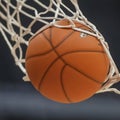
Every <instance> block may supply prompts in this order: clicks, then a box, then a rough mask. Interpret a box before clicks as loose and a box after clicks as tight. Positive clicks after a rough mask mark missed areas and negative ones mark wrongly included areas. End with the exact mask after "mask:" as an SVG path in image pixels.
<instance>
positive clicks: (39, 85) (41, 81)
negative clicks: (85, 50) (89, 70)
mask: <svg viewBox="0 0 120 120" xmlns="http://www.w3.org/2000/svg"><path fill="white" fill-rule="evenodd" d="M64 55H66V54H63V55H61V56H58V57H57V58H56V59H55V60H54V61H53V62H51V64H50V65H49V66H48V68H47V69H46V71H45V73H44V74H43V76H42V78H41V80H40V83H39V84H38V89H40V87H41V85H42V83H43V80H44V78H45V76H46V74H47V73H48V71H49V70H50V68H51V67H52V65H53V64H54V63H55V62H57V60H59V59H60V57H62V56H64ZM37 57H39V56H37ZM65 65H69V64H67V63H66V62H65ZM73 68H74V67H73ZM77 71H80V70H77ZM80 73H83V72H80ZM83 75H85V74H83ZM85 76H86V77H87V76H88V75H85ZM90 78H91V77H90ZM91 80H92V79H91ZM93 81H95V82H97V83H99V84H102V83H101V82H99V81H97V80H93Z"/></svg>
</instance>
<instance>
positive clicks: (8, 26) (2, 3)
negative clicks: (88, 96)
mask: <svg viewBox="0 0 120 120" xmlns="http://www.w3.org/2000/svg"><path fill="white" fill-rule="evenodd" d="M0 10H1V11H0V19H1V22H0V32H1V33H2V35H3V37H4V40H5V41H6V43H7V45H8V47H9V49H10V51H11V54H12V56H13V57H14V60H15V63H16V65H18V66H19V68H20V70H21V71H22V72H23V73H24V74H25V76H24V80H26V81H29V78H28V76H27V73H26V70H25V66H24V64H25V51H26V48H27V46H28V43H29V40H30V38H31V37H33V36H34V35H35V34H36V33H37V32H40V31H42V30H44V29H45V28H47V27H49V26H52V25H54V26H56V27H61V28H72V29H74V30H77V31H80V32H82V33H83V34H82V35H84V34H89V35H92V36H95V37H97V38H98V39H99V40H100V42H101V44H102V45H103V47H104V49H105V51H106V53H107V55H108V57H109V59H110V70H109V74H108V76H107V78H106V80H105V83H104V85H103V87H102V88H101V90H100V91H98V92H97V93H100V92H106V91H114V92H115V93H118V94H120V91H119V90H117V89H116V88H111V86H112V85H113V84H115V83H117V82H119V80H120V74H119V71H118V68H117V66H116V64H115V63H114V60H113V58H112V56H111V54H110V52H109V47H108V44H107V42H106V41H105V39H104V37H103V36H102V35H101V33H100V32H99V31H98V30H97V28H96V27H95V25H93V24H92V23H91V22H89V21H88V20H87V18H86V17H85V16H84V15H83V13H82V12H81V10H80V8H79V5H78V2H77V0H31V1H29V0H0ZM62 19H67V20H69V21H70V23H71V24H70V25H68V26H62V25H58V24H57V22H56V21H58V20H62ZM73 20H76V21H78V22H80V23H81V24H83V25H85V26H87V27H89V28H90V29H91V30H92V32H91V31H87V30H84V29H82V28H77V27H76V26H75V24H74V22H73Z"/></svg>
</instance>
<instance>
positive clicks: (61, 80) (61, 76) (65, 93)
mask: <svg viewBox="0 0 120 120" xmlns="http://www.w3.org/2000/svg"><path fill="white" fill-rule="evenodd" d="M65 67H66V65H64V66H63V68H62V70H61V72H60V82H61V86H62V90H63V93H64V95H65V97H66V99H67V100H68V102H70V103H71V102H72V101H71V100H70V98H69V97H68V95H67V92H66V90H65V88H64V84H63V72H64V69H65Z"/></svg>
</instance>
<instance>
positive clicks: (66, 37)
mask: <svg viewBox="0 0 120 120" xmlns="http://www.w3.org/2000/svg"><path fill="white" fill-rule="evenodd" d="M51 28H52V27H50V28H49V29H51ZM73 33H74V31H72V32H70V33H69V34H68V35H67V36H65V38H63V40H62V41H61V42H60V43H59V44H58V45H56V46H54V47H53V48H52V49H50V50H48V51H46V52H45V53H42V54H36V55H33V56H29V57H28V58H26V60H27V59H29V58H31V57H35V56H38V55H39V56H40V55H45V54H48V53H50V52H51V51H53V50H54V49H56V48H57V47H59V46H60V45H62V43H63V42H64V41H65V40H67V39H68V38H69V37H70V36H71V35H72V34H73ZM41 34H43V36H44V38H45V39H46V40H47V41H48V42H49V43H51V41H50V39H49V38H48V37H47V36H46V35H45V33H44V32H42V33H41ZM50 35H51V34H50Z"/></svg>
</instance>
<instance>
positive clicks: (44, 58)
mask: <svg viewBox="0 0 120 120" xmlns="http://www.w3.org/2000/svg"><path fill="white" fill-rule="evenodd" d="M74 23H75V25H76V26H77V27H78V28H82V29H84V30H88V31H92V30H91V29H90V28H88V27H86V26H85V25H83V24H81V23H78V22H77V21H74ZM58 24H60V25H69V24H70V23H69V21H67V20H61V21H58ZM109 64H110V63H109V59H108V56H107V55H106V52H105V50H104V48H103V46H102V45H101V43H100V42H99V40H98V38H96V37H94V36H92V35H89V34H85V33H82V32H79V31H76V30H73V29H72V28H59V27H55V26H51V27H48V28H46V29H45V30H43V31H42V32H39V33H37V34H36V35H35V36H34V37H33V38H32V39H31V40H30V42H29V46H28V48H27V51H26V62H25V67H26V71H27V74H28V76H29V78H30V80H31V83H32V84H33V86H34V87H35V88H36V89H37V90H38V91H39V92H40V93H41V94H42V95H43V96H45V97H47V98H48V99H50V100H53V101H56V102H60V103H76V102H81V101H84V100H86V99H88V98H90V97H91V96H93V95H94V94H95V93H96V92H97V91H98V90H100V88H101V87H102V85H103V83H104V82H105V79H106V77H107V74H108V72H109Z"/></svg>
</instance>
